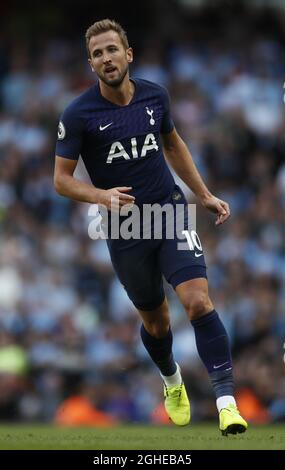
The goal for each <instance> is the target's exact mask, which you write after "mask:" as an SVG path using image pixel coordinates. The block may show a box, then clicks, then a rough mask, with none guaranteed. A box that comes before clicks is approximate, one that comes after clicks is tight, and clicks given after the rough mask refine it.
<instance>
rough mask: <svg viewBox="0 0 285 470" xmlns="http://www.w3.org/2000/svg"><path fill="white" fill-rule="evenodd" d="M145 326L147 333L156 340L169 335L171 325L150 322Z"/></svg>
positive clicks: (145, 323)
mask: <svg viewBox="0 0 285 470" xmlns="http://www.w3.org/2000/svg"><path fill="white" fill-rule="evenodd" d="M144 326H145V328H146V330H147V332H148V333H149V334H150V335H151V336H153V337H154V338H163V337H164V336H166V335H167V333H168V331H169V328H170V323H169V322H164V323H161V322H156V321H148V322H144Z"/></svg>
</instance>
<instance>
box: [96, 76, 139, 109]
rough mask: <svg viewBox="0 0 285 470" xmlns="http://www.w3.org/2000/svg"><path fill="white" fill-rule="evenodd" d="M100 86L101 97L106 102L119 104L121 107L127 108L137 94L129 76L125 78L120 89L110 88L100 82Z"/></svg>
mask: <svg viewBox="0 0 285 470" xmlns="http://www.w3.org/2000/svg"><path fill="white" fill-rule="evenodd" d="M99 86H100V91H101V95H102V96H103V97H104V98H106V100H108V101H111V102H112V103H114V104H118V105H119V106H127V105H128V104H129V103H130V102H131V100H132V98H133V95H134V92H135V85H134V83H133V82H132V81H131V80H130V79H129V77H128V76H126V77H125V78H124V80H123V81H122V83H121V84H120V85H119V86H118V87H111V86H108V85H106V84H105V83H103V82H102V81H100V82H99Z"/></svg>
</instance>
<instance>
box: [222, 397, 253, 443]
mask: <svg viewBox="0 0 285 470" xmlns="http://www.w3.org/2000/svg"><path fill="white" fill-rule="evenodd" d="M247 426H248V425H247V422H246V421H245V420H244V419H243V418H242V417H241V415H240V414H239V411H238V409H237V407H236V406H235V405H232V404H231V405H228V406H227V408H223V409H222V410H221V411H220V430H221V432H222V435H223V436H227V435H228V434H237V433H241V432H245V431H246V430H247Z"/></svg>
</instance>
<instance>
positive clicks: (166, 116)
mask: <svg viewBox="0 0 285 470" xmlns="http://www.w3.org/2000/svg"><path fill="white" fill-rule="evenodd" d="M161 97H162V102H163V110H164V112H163V116H162V122H161V127H160V132H161V133H162V134H169V132H171V131H172V130H173V129H174V123H173V120H172V117H171V113H170V100H169V94H168V91H167V90H166V89H165V88H161Z"/></svg>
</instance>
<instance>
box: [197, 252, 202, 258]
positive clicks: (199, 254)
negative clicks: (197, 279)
mask: <svg viewBox="0 0 285 470" xmlns="http://www.w3.org/2000/svg"><path fill="white" fill-rule="evenodd" d="M195 256H196V258H199V256H203V253H195Z"/></svg>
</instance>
